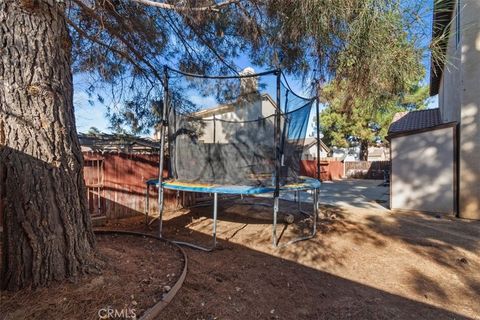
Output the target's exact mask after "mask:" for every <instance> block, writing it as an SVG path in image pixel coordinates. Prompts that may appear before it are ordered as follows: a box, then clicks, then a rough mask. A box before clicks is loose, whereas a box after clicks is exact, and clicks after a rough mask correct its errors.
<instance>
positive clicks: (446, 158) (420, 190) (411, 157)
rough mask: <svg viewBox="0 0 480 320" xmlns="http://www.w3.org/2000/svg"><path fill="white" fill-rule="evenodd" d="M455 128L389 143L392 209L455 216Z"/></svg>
mask: <svg viewBox="0 0 480 320" xmlns="http://www.w3.org/2000/svg"><path fill="white" fill-rule="evenodd" d="M453 139H454V128H452V127H449V128H443V129H436V130H432V131H427V132H423V133H417V134H411V135H407V136H401V137H396V138H395V137H394V138H392V141H391V148H392V172H391V182H390V183H391V203H390V205H391V208H392V209H409V210H419V211H426V212H438V213H449V214H450V213H454V150H453V148H454V144H453Z"/></svg>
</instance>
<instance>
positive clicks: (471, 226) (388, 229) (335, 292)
mask: <svg viewBox="0 0 480 320" xmlns="http://www.w3.org/2000/svg"><path fill="white" fill-rule="evenodd" d="M255 201H260V202H262V203H265V202H266V201H267V200H266V199H258V200H255ZM295 208H296V206H295V205H292V203H291V202H286V201H282V203H281V209H282V210H283V211H284V212H294V211H295ZM305 208H306V207H305ZM248 210H252V209H251V208H249V209H247V206H240V205H235V204H234V203H233V202H232V201H230V200H228V201H221V202H220V203H219V220H220V221H219V223H218V229H217V230H218V236H219V239H220V240H219V250H216V251H214V252H211V253H206V252H201V251H198V250H193V249H186V251H187V254H188V256H189V270H188V274H187V278H186V281H185V283H184V285H183V287H182V289H180V291H179V292H178V294H177V296H176V297H175V298H174V300H173V301H172V302H171V304H170V305H169V306H167V308H166V309H165V310H164V312H163V315H162V316H161V317H160V318H159V319H266V318H271V319H363V318H366V319H372V318H373V319H463V318H474V319H480V302H479V301H480V223H479V222H473V221H464V220H463V221H462V220H458V219H453V218H448V217H438V216H437V217H435V216H429V215H423V214H418V213H399V212H397V213H391V212H389V211H385V210H374V209H358V208H356V209H355V208H335V207H322V210H321V211H322V214H323V215H325V214H326V215H328V216H329V218H322V219H321V220H320V221H319V222H318V229H319V232H318V233H317V236H316V237H315V238H314V239H311V240H309V241H305V242H300V243H296V244H293V245H290V246H288V247H286V248H282V249H274V248H272V245H271V223H270V221H267V220H260V219H251V218H248ZM254 210H256V211H257V213H258V212H263V213H264V214H265V216H266V217H270V214H271V211H270V208H268V207H265V206H255V209H254ZM210 211H211V207H210V208H209V207H203V208H193V209H191V210H181V211H177V212H170V213H167V214H166V222H165V223H164V230H165V231H164V236H165V237H167V238H176V239H182V240H188V241H192V242H196V243H204V244H209V243H210V242H211V222H212V220H211V219H210V217H211V212H210ZM232 212H237V213H238V212H241V213H244V214H243V215H238V214H234V213H232ZM245 213H247V214H245ZM127 225H128V228H133V229H140V230H144V229H145V227H144V226H143V224H142V218H140V217H139V218H138V219H137V220H136V221H133V220H130V221H128V223H127ZM151 228H152V229H151V232H155V231H156V228H157V225H156V223H154V224H152V226H151ZM282 228H283V226H279V229H278V231H279V233H280V231H281V229H282ZM289 230H293V231H298V230H294V228H292V226H288V227H287V232H285V233H284V234H285V236H284V238H282V239H281V241H286V240H287V238H288V234H289Z"/></svg>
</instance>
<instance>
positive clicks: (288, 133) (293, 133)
mask: <svg viewBox="0 0 480 320" xmlns="http://www.w3.org/2000/svg"><path fill="white" fill-rule="evenodd" d="M279 77H280V75H279V74H278V73H275V72H266V73H263V74H253V73H249V72H246V73H244V74H242V75H241V76H239V77H201V76H196V75H187V74H183V73H180V72H178V71H175V70H168V91H167V92H168V93H167V94H168V99H167V101H168V104H167V114H168V140H167V141H168V148H169V153H170V155H171V157H170V163H171V165H170V175H171V177H172V178H174V179H176V180H180V181H185V182H193V183H206V184H221V185H248V186H275V177H276V174H275V173H276V168H279V169H280V170H279V181H280V182H279V183H280V185H284V184H287V183H288V184H289V183H295V182H296V181H299V176H300V167H301V159H302V153H303V151H304V148H305V147H306V146H305V138H306V135H307V131H308V127H309V123H310V122H309V120H310V118H311V116H310V114H311V111H312V106H313V104H314V101H315V99H306V98H302V97H300V96H298V95H296V94H295V93H293V92H292V90H290V89H289V87H288V85H286V84H285V82H284V81H280V80H279ZM278 102H280V103H279V105H280V106H277V104H278ZM278 107H279V108H280V109H279V110H277V108H278ZM277 117H279V118H280V121H279V123H280V127H279V128H276V124H277V123H278V122H277V121H276V120H277ZM277 129H278V131H277ZM275 148H278V156H277V153H276V152H275ZM277 159H278V160H277ZM276 164H278V166H277V165H276Z"/></svg>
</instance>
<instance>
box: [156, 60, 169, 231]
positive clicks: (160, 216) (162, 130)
mask: <svg viewBox="0 0 480 320" xmlns="http://www.w3.org/2000/svg"><path fill="white" fill-rule="evenodd" d="M163 73H164V75H163V83H164V90H163V110H162V120H161V123H160V161H159V164H158V210H159V212H158V220H159V222H158V236H159V237H162V227H163V162H164V146H165V128H166V127H167V106H168V69H167V67H164V68H163Z"/></svg>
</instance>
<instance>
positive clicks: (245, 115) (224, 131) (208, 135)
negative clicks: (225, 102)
mask: <svg viewBox="0 0 480 320" xmlns="http://www.w3.org/2000/svg"><path fill="white" fill-rule="evenodd" d="M275 110H276V109H275V106H274V105H273V104H272V102H271V101H270V100H269V99H268V98H266V97H259V98H258V99H256V100H254V101H249V102H244V103H240V104H238V105H235V106H233V109H232V110H230V111H227V112H222V113H220V112H219V113H216V114H215V119H218V120H226V121H251V120H257V119H258V118H265V117H269V116H271V115H274V114H275ZM204 119H206V120H212V119H213V115H212V116H208V117H205V118H204ZM274 121H275V118H274V117H271V118H268V119H266V122H268V124H267V125H268V126H269V127H271V131H272V143H273V126H274ZM282 123H283V121H282ZM214 124H215V142H216V143H228V142H231V141H232V140H231V135H232V134H234V133H235V131H236V130H239V129H240V128H241V127H242V126H244V127H245V129H246V130H250V128H249V127H253V126H254V125H253V124H252V123H250V124H249V123H246V124H242V123H231V122H222V121H215V122H213V121H205V122H204V124H203V129H202V134H201V136H200V137H199V140H201V141H202V142H204V143H213V142H214V141H213V133H214V130H213V126H214Z"/></svg>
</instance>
